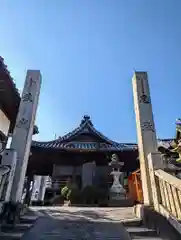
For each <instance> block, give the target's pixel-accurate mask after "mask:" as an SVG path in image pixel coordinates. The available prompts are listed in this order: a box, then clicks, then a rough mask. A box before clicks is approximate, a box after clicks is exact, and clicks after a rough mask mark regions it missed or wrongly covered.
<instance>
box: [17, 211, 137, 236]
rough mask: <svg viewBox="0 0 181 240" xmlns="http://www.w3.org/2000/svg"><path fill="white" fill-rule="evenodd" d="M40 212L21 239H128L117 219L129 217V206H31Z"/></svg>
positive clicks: (119, 220) (130, 214) (131, 216)
mask: <svg viewBox="0 0 181 240" xmlns="http://www.w3.org/2000/svg"><path fill="white" fill-rule="evenodd" d="M33 210H34V211H36V212H37V214H39V215H41V216H40V218H39V220H38V221H37V222H36V224H35V226H34V227H33V228H32V229H31V230H30V231H29V232H28V233H27V234H25V235H24V237H23V238H22V239H23V240H32V239H36V240H40V239H41V240H43V239H45V240H46V239H49V240H56V239H61V240H106V239H107V240H118V239H119V240H128V239H129V238H128V237H127V233H126V231H125V228H124V227H123V225H122V224H121V221H122V220H124V219H125V218H126V219H133V218H134V216H133V214H132V209H131V208H124V209H123V208H74V207H46V208H44V207H42V208H36V207H34V208H33Z"/></svg>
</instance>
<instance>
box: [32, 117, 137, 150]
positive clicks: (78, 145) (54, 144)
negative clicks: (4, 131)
mask: <svg viewBox="0 0 181 240" xmlns="http://www.w3.org/2000/svg"><path fill="white" fill-rule="evenodd" d="M82 133H92V134H94V135H96V136H98V137H99V138H100V139H102V143H97V142H74V141H72V138H73V137H75V136H78V135H80V134H82ZM32 146H33V147H42V148H55V149H80V150H81V149H84V150H85V149H87V150H103V151H105V150H110V151H123V150H135V149H137V145H136V144H132V143H117V142H114V141H112V140H110V139H109V138H107V137H105V136H104V135H103V134H102V133H100V132H99V131H97V129H95V127H94V126H93V124H92V121H91V120H90V117H89V116H84V117H83V119H82V121H81V124H80V125H79V127H77V128H76V129H74V130H73V131H72V132H69V133H68V134H66V135H64V136H63V137H59V138H58V139H57V140H54V141H50V142H37V141H33V142H32Z"/></svg>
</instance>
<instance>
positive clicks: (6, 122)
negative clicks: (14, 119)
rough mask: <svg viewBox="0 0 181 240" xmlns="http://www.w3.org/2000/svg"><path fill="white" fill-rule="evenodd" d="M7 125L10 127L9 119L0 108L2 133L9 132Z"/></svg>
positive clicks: (0, 129)
mask: <svg viewBox="0 0 181 240" xmlns="http://www.w3.org/2000/svg"><path fill="white" fill-rule="evenodd" d="M9 127H10V121H9V119H8V118H7V117H6V115H5V114H4V113H3V111H2V110H1V109H0V131H1V132H2V133H3V134H4V135H6V136H7V135H8V132H9Z"/></svg>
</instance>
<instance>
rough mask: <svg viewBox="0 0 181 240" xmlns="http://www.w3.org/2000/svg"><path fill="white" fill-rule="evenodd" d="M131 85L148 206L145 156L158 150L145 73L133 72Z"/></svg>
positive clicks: (142, 175) (145, 202) (143, 183)
mask: <svg viewBox="0 0 181 240" xmlns="http://www.w3.org/2000/svg"><path fill="white" fill-rule="evenodd" d="M132 83H133V96H134V107H135V114H136V128H137V138H138V148H139V159H140V170H141V180H142V188H143V196H144V204H146V205H147V204H148V205H150V204H151V201H152V193H151V184H150V177H149V172H148V159H147V156H148V154H149V153H153V152H157V151H158V150H157V149H158V148H157V138H156V131H155V124H154V120H153V112H152V104H151V98H150V91H149V84H148V76H147V73H146V72H135V73H134V76H133V80H132Z"/></svg>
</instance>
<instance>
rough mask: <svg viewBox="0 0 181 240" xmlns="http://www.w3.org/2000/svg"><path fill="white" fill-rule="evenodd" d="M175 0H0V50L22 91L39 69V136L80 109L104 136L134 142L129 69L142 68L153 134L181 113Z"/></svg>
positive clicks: (50, 133) (76, 116)
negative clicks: (32, 72)
mask: <svg viewBox="0 0 181 240" xmlns="http://www.w3.org/2000/svg"><path fill="white" fill-rule="evenodd" d="M180 10H181V1H180V0H146V1H145V0H136V1H135V0H51V1H45V0H38V1H37V0H31V1H28V0H16V1H15V0H1V14H0V29H1V37H0V55H1V56H3V57H4V59H5V63H6V64H7V65H8V69H9V70H10V72H11V75H12V77H13V78H14V79H15V82H16V84H17V87H18V88H19V89H22V87H23V83H24V79H25V75H26V70H27V69H40V70H41V73H42V77H43V78H42V80H43V83H42V88H41V96H40V101H39V108H38V114H37V119H36V122H37V124H38V126H39V130H40V134H39V135H38V136H37V137H36V138H37V139H39V140H52V139H53V138H54V135H55V134H56V135H57V136H59V135H60V136H61V135H63V134H65V133H66V132H68V131H70V130H72V129H73V128H74V127H76V126H77V125H78V124H79V122H80V120H81V118H82V116H83V115H84V114H89V115H91V117H92V121H93V123H94V125H95V126H96V127H97V129H98V130H100V131H101V132H102V133H104V134H105V135H106V136H108V137H109V138H111V139H113V140H116V141H119V142H135V141H136V126H135V115H134V108H133V96H132V82H131V78H132V75H133V71H134V69H136V70H143V71H148V74H149V82H150V88H151V96H152V103H153V111H154V118H155V123H156V128H157V135H158V137H160V138H167V137H173V136H174V134H175V125H174V122H175V119H176V118H177V117H180V116H181V107H180V91H181V80H180V78H181V67H180V63H181V44H180V43H181V27H180V22H181V14H180Z"/></svg>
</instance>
